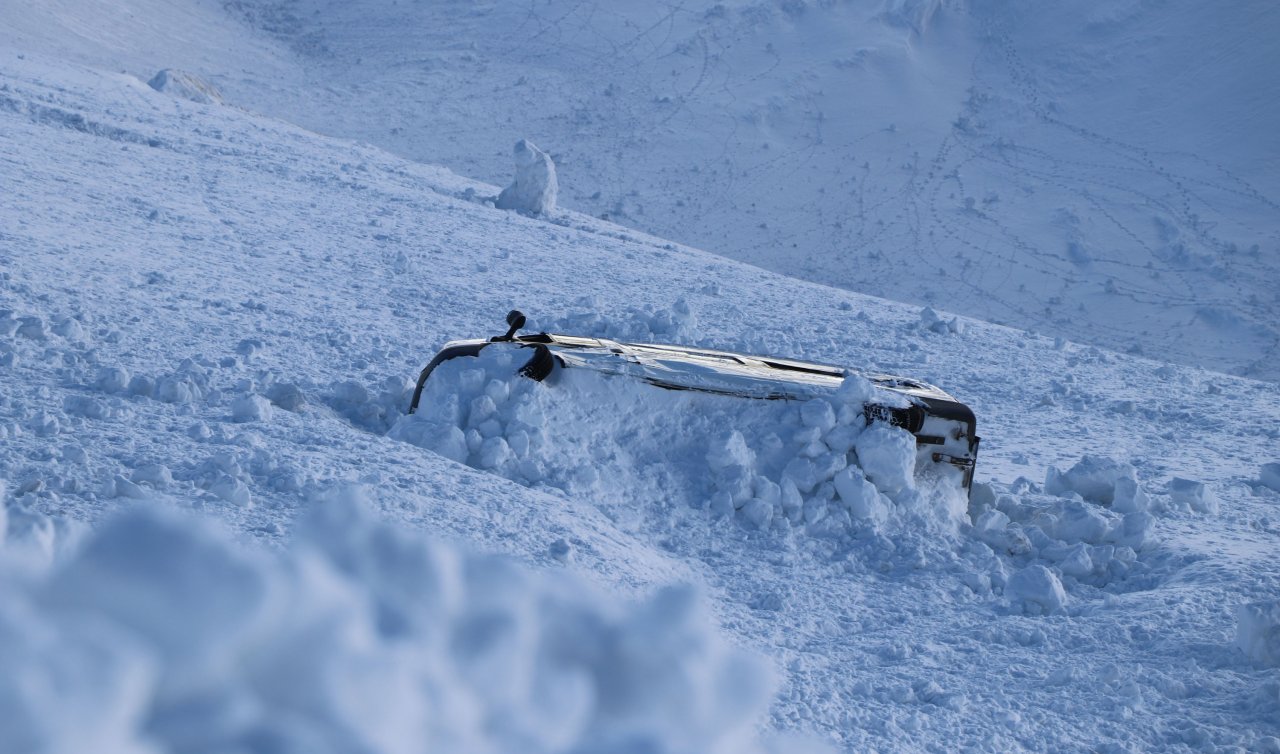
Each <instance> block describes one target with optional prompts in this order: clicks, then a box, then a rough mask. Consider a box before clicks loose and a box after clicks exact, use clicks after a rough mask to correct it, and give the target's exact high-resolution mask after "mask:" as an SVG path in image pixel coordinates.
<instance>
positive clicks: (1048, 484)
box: [1044, 455, 1150, 513]
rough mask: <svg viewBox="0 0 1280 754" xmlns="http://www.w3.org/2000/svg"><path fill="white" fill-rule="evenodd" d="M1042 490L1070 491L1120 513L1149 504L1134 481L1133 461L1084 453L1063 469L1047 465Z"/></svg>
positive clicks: (1144, 508) (1055, 492)
mask: <svg viewBox="0 0 1280 754" xmlns="http://www.w3.org/2000/svg"><path fill="white" fill-rule="evenodd" d="M1044 491H1045V492H1046V493H1047V494H1050V495H1066V494H1069V493H1072V492H1074V493H1076V494H1078V495H1080V497H1082V498H1084V499H1085V500H1089V501H1092V502H1095V503H1099V504H1102V505H1107V506H1110V507H1112V508H1114V509H1115V510H1116V511H1119V512H1122V513H1132V512H1134V511H1143V510H1146V509H1147V508H1148V506H1149V505H1150V501H1149V499H1148V497H1147V494H1146V493H1145V492H1143V491H1142V488H1141V486H1139V484H1138V473H1137V471H1136V470H1135V469H1134V468H1133V465H1132V464H1129V463H1126V462H1124V461H1117V460H1116V459H1114V458H1107V457H1104V456H1090V455H1086V456H1084V457H1083V458H1081V459H1080V461H1079V463H1077V464H1076V465H1075V466H1072V467H1071V468H1070V469H1068V470H1067V471H1065V472H1061V471H1058V469H1057V468H1055V467H1053V466H1050V467H1049V470H1048V473H1047V474H1046V476H1045V482H1044Z"/></svg>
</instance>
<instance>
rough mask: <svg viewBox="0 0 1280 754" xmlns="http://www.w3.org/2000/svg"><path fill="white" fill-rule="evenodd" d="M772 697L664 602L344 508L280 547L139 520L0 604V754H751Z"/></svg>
mask: <svg viewBox="0 0 1280 754" xmlns="http://www.w3.org/2000/svg"><path fill="white" fill-rule="evenodd" d="M771 688H772V678H771V674H770V673H769V672H768V670H767V669H766V667H765V666H764V664H763V663H762V662H761V661H759V660H757V659H755V658H752V657H749V656H746V655H743V654H741V653H739V652H738V651H736V650H733V649H730V648H728V647H726V645H725V644H724V643H722V641H721V639H720V636H719V634H718V632H717V630H716V629H714V628H713V627H712V625H711V623H710V622H709V621H708V620H707V618H706V616H705V615H704V612H703V607H702V602H701V600H700V599H699V598H698V596H697V595H696V594H695V593H694V592H693V591H692V590H691V589H688V588H683V587H671V588H666V589H663V590H661V591H659V592H657V593H656V594H655V595H653V596H652V597H651V598H649V599H648V600H646V601H644V602H642V603H640V604H632V605H624V604H620V603H618V602H617V601H615V600H612V599H609V598H606V597H605V596H603V595H601V594H599V593H597V592H595V591H593V590H592V589H591V588H586V587H584V585H583V584H580V583H577V582H576V581H574V580H573V579H572V578H570V577H569V576H567V575H565V574H563V573H541V572H535V571H531V570H529V569H528V568H526V567H522V566H519V565H517V564H515V563H513V562H510V561H507V560H503V559H499V558H495V557H484V556H475V555H469V554H466V553H462V552H459V551H457V550H455V549H453V548H451V547H446V546H443V545H440V544H433V543H431V542H428V541H426V540H424V539H423V538H422V537H420V536H417V535H415V534H413V533H410V532H408V531H405V530H404V529H402V528H398V527H395V526H392V525H390V524H388V523H384V522H381V521H379V520H376V519H375V518H374V517H373V516H372V515H371V514H369V513H368V512H366V511H365V509H364V508H363V507H362V506H361V505H359V504H357V503H356V502H354V501H353V500H352V499H351V497H350V496H345V497H344V496H338V497H334V498H332V499H330V500H327V501H323V502H321V503H319V504H318V510H317V512H316V513H315V514H314V515H313V516H312V517H311V518H310V519H309V520H308V521H306V522H304V523H303V524H302V525H301V526H300V530H299V532H298V535H297V537H296V539H295V541H294V543H293V545H292V546H291V547H290V548H288V549H287V550H286V551H283V552H279V553H274V552H272V553H268V552H267V551H265V550H261V549H246V548H244V547H241V546H237V545H236V544H233V543H232V542H231V541H230V540H229V539H228V537H227V536H226V535H224V534H223V533H222V532H221V531H220V530H218V529H216V528H214V526H213V525H212V524H211V523H209V522H208V521H205V520H202V519H197V518H192V517H179V516H178V515H176V514H173V513H166V512H161V511H159V510H155V509H148V508H142V509H137V510H133V511H131V512H128V513H125V514H123V515H120V516H117V517H116V518H114V519H113V520H111V521H109V522H108V523H106V524H105V525H104V526H102V527H101V528H100V529H99V530H98V531H97V532H96V533H95V535H94V536H93V537H92V538H91V539H90V540H89V541H87V542H86V544H85V545H84V547H83V548H82V549H80V550H79V551H78V552H76V553H75V554H74V555H72V556H70V557H69V558H68V559H67V560H66V562H64V563H62V564H60V565H59V566H58V567H56V568H55V569H54V570H53V571H52V572H51V573H50V574H48V575H47V576H44V577H40V578H36V579H32V580H30V581H29V582H25V583H18V584H16V585H15V586H14V587H12V588H10V589H7V590H6V592H5V594H4V595H3V597H2V598H0V750H3V751H96V752H121V753H123V752H144V751H154V750H164V751H214V750H217V751H233V750H234V751H250V750H255V751H256V750H264V749H270V750H273V751H308V752H350V751H364V752H413V751H421V750H423V747H424V746H425V747H426V748H429V749H432V750H441V751H466V752H504V751H525V752H551V751H557V752H563V751H602V752H609V751H614V752H623V751H640V750H643V751H654V752H690V753H691V754H692V753H693V752H739V751H752V750H757V749H756V744H755V743H754V741H753V739H754V724H755V721H756V720H757V718H758V716H759V715H760V714H761V713H762V712H763V711H764V709H765V707H766V705H767V703H768V701H769V697H770V690H771Z"/></svg>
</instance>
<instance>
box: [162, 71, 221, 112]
mask: <svg viewBox="0 0 1280 754" xmlns="http://www.w3.org/2000/svg"><path fill="white" fill-rule="evenodd" d="M147 86H149V87H151V88H152V89H155V90H156V91H157V92H164V93H165V94H171V95H173V96H175V97H181V98H182V99H187V100H191V101H192V102H199V103H200V104H202V105H221V104H224V101H223V99H222V92H220V91H218V88H217V87H216V86H214V85H213V84H210V83H209V82H208V81H205V80H204V79H203V78H201V77H199V76H197V75H195V74H194V73H188V72H187V71H180V70H177V69H174V68H166V69H164V70H163V71H160V72H159V73H157V74H156V75H154V76H152V77H151V80H150V81H148V82H147Z"/></svg>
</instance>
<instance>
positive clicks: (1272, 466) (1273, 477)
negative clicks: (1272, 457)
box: [1258, 462, 1280, 492]
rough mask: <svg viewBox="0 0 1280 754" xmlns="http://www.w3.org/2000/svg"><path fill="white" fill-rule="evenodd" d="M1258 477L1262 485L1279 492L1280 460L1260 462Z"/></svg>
mask: <svg viewBox="0 0 1280 754" xmlns="http://www.w3.org/2000/svg"><path fill="white" fill-rule="evenodd" d="M1258 479H1259V481H1260V482H1261V483H1262V486H1264V487H1267V488H1268V489H1272V490H1275V491H1276V492H1280V462H1273V463H1264V464H1262V470H1261V473H1260V474H1259V475H1258Z"/></svg>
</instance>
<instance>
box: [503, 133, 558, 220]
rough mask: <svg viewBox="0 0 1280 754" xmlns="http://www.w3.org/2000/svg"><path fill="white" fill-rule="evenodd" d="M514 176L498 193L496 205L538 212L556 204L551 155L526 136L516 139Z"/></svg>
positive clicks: (547, 210)
mask: <svg viewBox="0 0 1280 754" xmlns="http://www.w3.org/2000/svg"><path fill="white" fill-rule="evenodd" d="M514 152H515V158H516V177H515V180H514V181H513V182H512V183H511V185H510V186H507V187H506V188H505V189H503V190H502V193H501V194H499V195H498V201H497V205H496V206H497V207H498V209H514V210H519V211H521V212H529V213H532V214H541V213H544V212H552V211H554V210H555V208H556V194H557V193H558V191H559V184H558V183H557V182H556V166H555V163H554V162H552V161H551V156H550V155H548V154H547V153H546V152H543V151H542V150H541V149H538V148H537V147H536V146H534V145H533V144H532V143H531V142H529V141H528V140H527V139H521V140H520V141H517V142H516V146H515V150H514Z"/></svg>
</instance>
